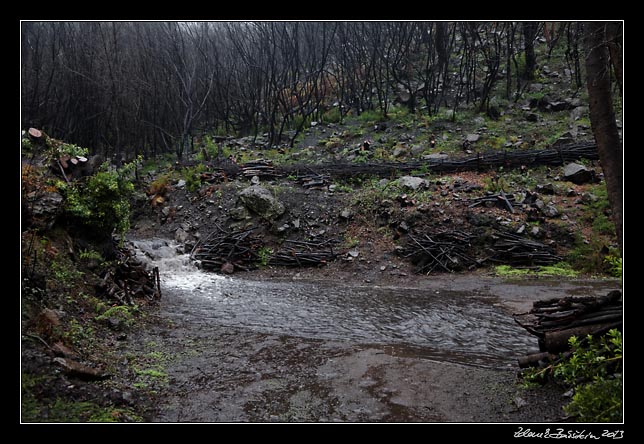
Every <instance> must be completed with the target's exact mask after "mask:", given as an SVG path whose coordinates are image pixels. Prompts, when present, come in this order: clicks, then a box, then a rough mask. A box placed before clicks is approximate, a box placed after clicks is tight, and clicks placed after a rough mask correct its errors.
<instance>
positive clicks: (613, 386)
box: [523, 329, 622, 422]
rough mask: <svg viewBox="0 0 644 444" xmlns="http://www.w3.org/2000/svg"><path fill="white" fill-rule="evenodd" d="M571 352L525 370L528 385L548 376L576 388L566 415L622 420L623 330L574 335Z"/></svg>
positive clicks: (597, 419) (584, 420)
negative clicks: (599, 334) (583, 336)
mask: <svg viewBox="0 0 644 444" xmlns="http://www.w3.org/2000/svg"><path fill="white" fill-rule="evenodd" d="M569 343H570V346H571V349H572V354H571V355H570V356H569V357H568V358H563V357H562V359H561V360H560V361H559V362H557V363H556V364H551V365H549V366H548V367H546V368H543V369H535V368H532V369H528V370H525V371H524V372H523V378H524V381H525V382H526V383H528V384H530V383H534V382H544V381H546V380H548V379H549V378H552V379H554V380H555V381H557V382H560V383H563V384H565V385H567V386H570V387H572V388H573V389H574V392H575V394H574V395H573V397H572V401H571V402H570V404H568V405H567V406H565V407H564V410H565V412H566V413H567V414H569V415H572V416H575V417H576V418H577V420H578V421H580V422H619V421H622V333H621V332H620V331H618V330H615V329H613V330H610V331H609V332H608V333H607V334H605V335H603V336H600V337H593V336H590V335H588V336H586V337H585V338H584V339H579V338H577V337H575V336H573V337H571V338H570V340H569Z"/></svg>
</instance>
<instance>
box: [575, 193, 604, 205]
mask: <svg viewBox="0 0 644 444" xmlns="http://www.w3.org/2000/svg"><path fill="white" fill-rule="evenodd" d="M580 200H581V203H583V204H591V203H593V202H597V201H598V200H599V198H598V197H597V196H595V195H594V194H593V193H588V192H586V193H582V194H581V199H580Z"/></svg>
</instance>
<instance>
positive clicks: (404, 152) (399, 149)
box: [392, 146, 407, 157]
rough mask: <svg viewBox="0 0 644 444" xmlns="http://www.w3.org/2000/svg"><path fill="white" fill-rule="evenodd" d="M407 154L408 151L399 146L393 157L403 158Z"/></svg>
mask: <svg viewBox="0 0 644 444" xmlns="http://www.w3.org/2000/svg"><path fill="white" fill-rule="evenodd" d="M405 154H407V150H406V149H405V148H403V147H401V146H397V147H396V149H395V150H394V152H393V153H392V156H394V157H401V156H403V155H405Z"/></svg>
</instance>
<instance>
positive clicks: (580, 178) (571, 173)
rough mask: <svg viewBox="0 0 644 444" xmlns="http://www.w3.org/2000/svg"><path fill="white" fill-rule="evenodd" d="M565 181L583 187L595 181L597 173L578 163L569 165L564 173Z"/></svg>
mask: <svg viewBox="0 0 644 444" xmlns="http://www.w3.org/2000/svg"><path fill="white" fill-rule="evenodd" d="M563 176H564V180H567V181H570V182H572V183H574V184H577V185H581V184H584V183H588V182H590V181H591V180H593V178H594V176H595V173H594V171H592V170H589V169H588V168H586V167H585V166H583V165H580V164H578V163H569V164H568V165H566V166H565V168H564V171H563Z"/></svg>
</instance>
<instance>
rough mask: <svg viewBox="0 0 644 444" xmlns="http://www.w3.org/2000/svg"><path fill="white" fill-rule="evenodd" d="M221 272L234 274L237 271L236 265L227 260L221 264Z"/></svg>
mask: <svg viewBox="0 0 644 444" xmlns="http://www.w3.org/2000/svg"><path fill="white" fill-rule="evenodd" d="M221 272H222V273H226V274H233V273H234V272H235V266H234V265H233V264H231V263H230V262H226V263H225V264H223V265H222V266H221Z"/></svg>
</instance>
